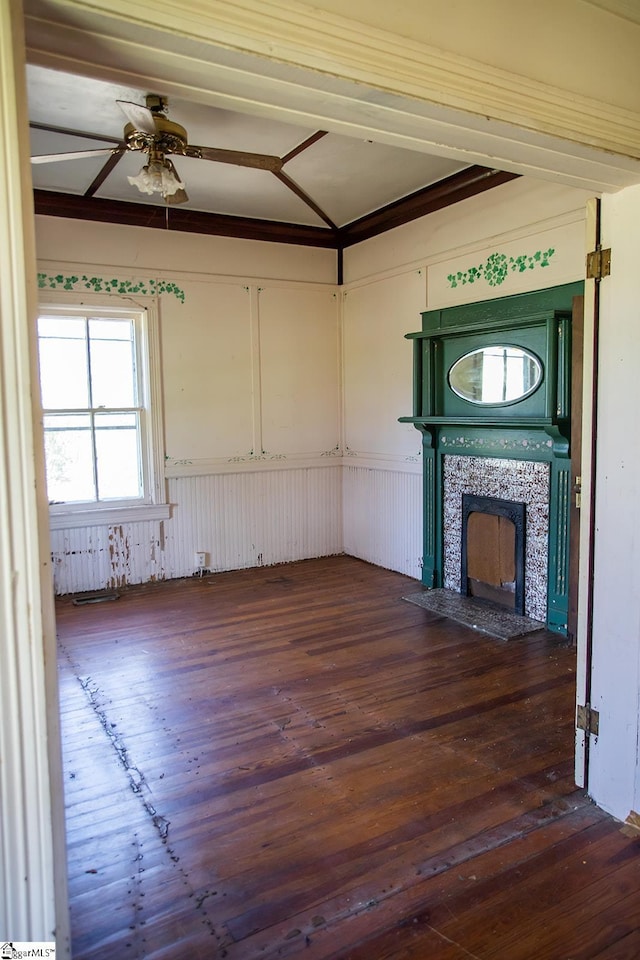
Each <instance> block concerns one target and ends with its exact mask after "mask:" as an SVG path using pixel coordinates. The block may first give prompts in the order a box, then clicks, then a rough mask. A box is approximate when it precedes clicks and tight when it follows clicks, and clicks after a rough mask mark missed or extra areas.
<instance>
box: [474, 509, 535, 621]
mask: <svg viewBox="0 0 640 960" xmlns="http://www.w3.org/2000/svg"><path fill="white" fill-rule="evenodd" d="M525 522H526V504H524V503H516V502H514V501H513V500H501V499H498V498H497V497H480V496H475V495H472V494H468V493H465V494H463V495H462V543H461V548H460V554H461V563H460V592H461V593H462V594H466V595H467V596H472V597H478V598H479V599H482V600H490V601H491V602H492V603H497V604H499V605H500V606H503V607H508V608H509V609H510V610H513V611H514V612H515V613H519V614H524V544H525Z"/></svg>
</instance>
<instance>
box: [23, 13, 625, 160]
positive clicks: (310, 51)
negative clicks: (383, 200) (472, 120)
mask: <svg viewBox="0 0 640 960" xmlns="http://www.w3.org/2000/svg"><path fill="white" fill-rule="evenodd" d="M611 4H612V5H615V6H617V7H625V8H626V6H627V5H626V4H625V3H624V2H623V0H619V2H618V3H616V4H613V0H611ZM28 11H29V4H27V12H28ZM46 11H47V17H49V18H52V19H53V20H54V21H55V15H56V13H57V12H58V13H59V14H60V18H61V20H62V22H64V23H66V24H69V23H74V24H75V25H76V26H80V28H83V26H84V27H85V28H88V27H91V29H92V30H93V31H94V32H95V33H96V35H98V34H100V32H101V31H102V32H103V35H104V36H106V37H109V36H110V35H111V33H113V35H114V36H117V35H119V33H121V29H122V28H121V24H122V23H123V22H124V23H126V24H128V25H130V26H131V29H132V30H133V32H134V34H136V32H137V33H138V34H139V35H140V36H142V35H143V34H144V35H146V36H147V37H149V36H150V35H151V34H153V33H155V34H156V35H157V36H158V37H161V36H162V35H165V36H166V35H168V36H169V37H174V38H181V39H183V40H188V41H192V42H197V44H198V45H199V46H198V49H199V51H200V55H202V51H203V46H204V48H209V53H210V52H211V48H215V47H218V48H221V47H222V48H224V49H226V50H231V51H236V52H237V53H241V54H251V55H253V56H254V57H260V58H266V59H268V60H270V61H276V62H278V63H281V64H285V65H288V66H291V67H298V68H300V67H302V68H303V69H306V70H311V71H315V72H316V73H318V72H319V73H322V74H325V75H328V76H331V77H339V78H343V79H346V80H351V81H355V82H356V83H358V84H361V85H362V91H361V96H362V98H365V99H369V96H370V91H371V90H374V91H375V90H377V91H380V92H382V93H388V94H396V95H400V96H404V97H410V98H412V99H415V100H417V101H420V102H422V103H430V104H433V105H434V106H439V107H446V108H449V109H453V110H456V111H460V112H462V113H468V114H472V115H474V116H475V117H476V118H483V120H484V121H485V122H486V123H487V127H488V128H490V126H491V122H492V121H502V122H504V123H507V124H512V125H514V126H516V127H519V128H521V129H524V130H529V131H535V132H536V133H540V134H546V135H548V136H552V137H558V138H560V139H562V140H569V141H572V142H574V143H576V144H582V145H588V146H591V147H596V148H598V149H601V150H606V151H608V152H612V153H618V154H621V155H623V156H629V157H633V158H640V115H638V113H636V112H635V111H633V112H632V111H628V110H624V109H623V108H619V107H616V106H613V105H611V104H606V103H603V102H601V101H597V100H593V99H591V98H588V97H584V96H580V95H579V94H576V93H574V92H572V91H568V90H562V89H560V88H557V87H554V86H551V85H549V84H545V83H542V82H540V81H535V80H530V79H528V78H526V77H523V76H519V75H517V74H513V73H510V72H507V71H504V70H500V69H498V68H495V67H492V66H490V65H487V64H484V63H481V62H479V61H476V60H471V59H468V58H465V57H461V56H458V55H456V54H453V53H450V52H447V51H443V50H439V49H437V48H435V47H431V46H429V45H427V44H423V43H419V42H416V41H413V40H411V39H410V38H405V37H401V36H397V35H392V34H389V33H387V32H385V31H382V30H379V29H377V28H375V27H372V26H368V25H366V24H363V23H360V22H357V21H355V20H351V19H349V18H348V17H343V16H338V15H335V14H330V13H327V12H326V11H322V10H317V9H315V8H313V7H311V6H307V5H306V4H303V3H299V2H297V0H233V2H232V0H207V2H205V0H52V2H49V3H47V5H46ZM59 22H60V21H59ZM117 23H119V24H120V26H119V27H118V26H116V24H117ZM165 42H166V41H165ZM194 50H195V48H194ZM374 102H375V97H374Z"/></svg>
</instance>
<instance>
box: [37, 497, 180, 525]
mask: <svg viewBox="0 0 640 960" xmlns="http://www.w3.org/2000/svg"><path fill="white" fill-rule="evenodd" d="M170 516H171V505H170V504H168V503H139V504H136V505H134V506H131V507H120V506H109V507H92V508H86V509H82V508H81V507H80V508H71V509H69V510H66V511H65V512H64V513H62V512H55V513H54V512H53V510H52V509H50V510H49V528H50V529H51V530H65V529H68V528H72V527H112V526H113V525H114V524H121V523H135V522H136V521H139V520H168V519H169V517H170Z"/></svg>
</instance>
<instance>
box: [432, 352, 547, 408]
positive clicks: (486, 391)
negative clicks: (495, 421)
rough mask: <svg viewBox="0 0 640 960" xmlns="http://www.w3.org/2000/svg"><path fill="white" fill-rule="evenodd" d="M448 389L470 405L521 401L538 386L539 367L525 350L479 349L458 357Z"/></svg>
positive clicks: (491, 404)
mask: <svg viewBox="0 0 640 960" xmlns="http://www.w3.org/2000/svg"><path fill="white" fill-rule="evenodd" d="M448 381H449V386H450V387H451V389H452V390H453V392H454V393H455V394H457V396H459V397H462V399H463V400H468V401H469V402H470V403H479V404H484V405H485V406H502V405H503V404H506V403H517V402H518V401H520V400H524V398H525V397H528V396H529V394H531V393H533V391H534V390H537V388H538V387H539V386H540V383H541V381H542V363H541V362H540V360H539V359H538V357H536V356H535V354H533V353H531V352H530V351H529V350H524V349H523V348H522V347H516V346H513V345H510V344H492V345H491V346H488V347H479V348H478V349H476V350H471V351H470V352H469V353H465V354H464V356H462V357H459V359H458V360H456V361H455V363H454V364H453V365H452V367H451V368H450V370H449V374H448Z"/></svg>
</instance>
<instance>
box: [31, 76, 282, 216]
mask: <svg viewBox="0 0 640 960" xmlns="http://www.w3.org/2000/svg"><path fill="white" fill-rule="evenodd" d="M116 103H117V104H118V106H119V107H120V109H121V110H122V112H123V113H124V115H125V117H126V118H127V120H128V123H127V124H126V125H125V128H124V133H123V137H122V139H121V140H115V139H114V143H115V146H113V147H101V148H99V149H97V150H76V151H72V152H70V153H53V154H46V155H42V156H34V157H31V162H32V163H52V162H56V161H59V160H79V159H81V158H83V157H100V156H104V157H109V158H110V159H109V161H108V164H107V168H106V169H103V171H101V174H100V175H99V177H100V182H102V181H103V180H104V179H105V178H106V176H107V175H108V174H109V173H110V172H111V170H112V169H113V167H114V166H115V165H116V163H117V162H118V160H119V159H120V158H121V157H122V156H123V155H124V153H126V151H127V150H134V151H139V152H141V153H144V154H146V155H147V156H148V161H147V163H146V164H145V165H144V166H143V168H142V170H141V171H140V173H139V174H138V175H137V176H135V177H128V180H129V182H130V183H131V184H133V185H135V186H137V187H138V189H139V190H140V192H141V193H148V194H152V193H159V194H161V195H162V197H163V199H164V200H165V201H166V203H170V204H177V203H185V202H186V201H187V200H188V199H189V198H188V196H187V193H186V191H185V189H184V183H183V182H182V181H181V179H180V177H179V176H178V172H177V170H176V168H175V166H174V165H173V163H172V162H171V160H169V159H168V154H171V155H173V156H182V157H193V158H195V159H197V160H213V161H215V162H217V163H231V164H235V165H236V166H241V167H254V168H256V169H259V170H268V171H270V172H271V173H274V174H275V175H276V176H277V177H279V178H281V179H284V178H285V177H286V175H285V174H283V173H282V166H283V164H284V163H285V160H286V158H280V157H276V156H271V155H270V154H265V153H247V152H244V151H241V150H225V149H222V148H218V147H197V146H194V145H193V144H190V143H189V142H188V137H187V131H186V130H185V128H184V127H182V126H181V125H180V124H179V123H175V122H174V121H173V120H169V119H168V117H167V98H166V97H162V96H159V95H157V94H148V95H147V97H146V106H142V105H141V104H138V103H130V102H129V101H127V100H116ZM34 126H41V127H43V128H44V129H48V130H56V128H52V127H49V126H46V125H44V124H42V125H41V124H34ZM57 132H65V133H72V132H73V131H62V130H59V129H58V130H57ZM76 135H79V136H96V135H95V134H81V133H79V132H78V131H76ZM100 139H107V140H109V139H112V138H110V137H100ZM287 179H288V178H287ZM94 182H95V181H94Z"/></svg>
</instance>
